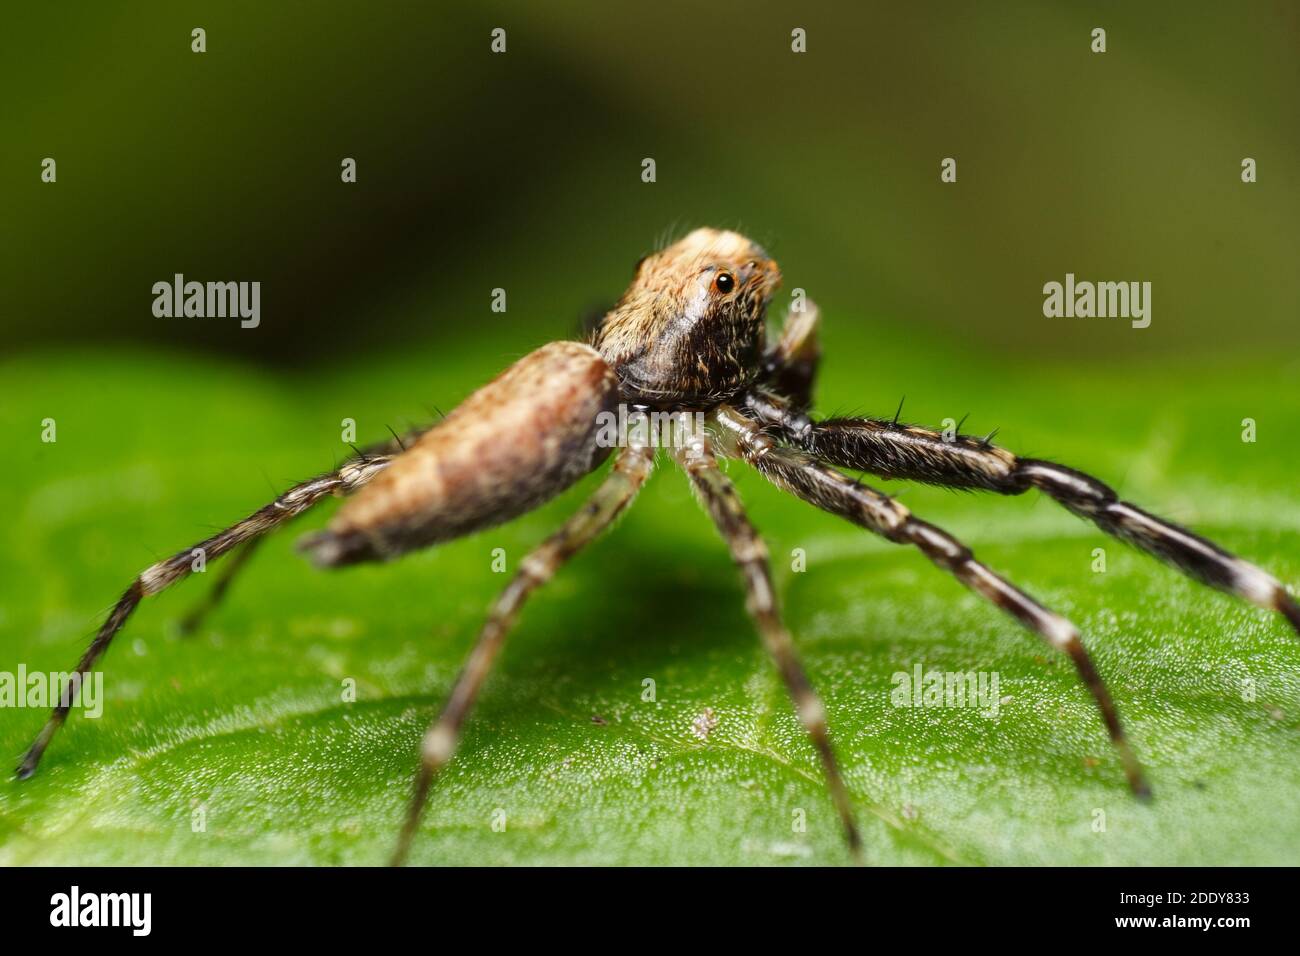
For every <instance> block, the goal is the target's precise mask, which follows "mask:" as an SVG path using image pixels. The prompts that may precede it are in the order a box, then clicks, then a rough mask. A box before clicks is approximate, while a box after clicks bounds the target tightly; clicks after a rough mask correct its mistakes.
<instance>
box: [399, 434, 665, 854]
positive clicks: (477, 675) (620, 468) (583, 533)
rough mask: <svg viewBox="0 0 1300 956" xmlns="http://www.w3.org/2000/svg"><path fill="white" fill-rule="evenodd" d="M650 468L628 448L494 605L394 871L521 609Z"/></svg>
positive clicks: (453, 698) (434, 736) (429, 750)
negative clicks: (583, 502) (436, 779)
mask: <svg viewBox="0 0 1300 956" xmlns="http://www.w3.org/2000/svg"><path fill="white" fill-rule="evenodd" d="M653 468H654V452H653V450H652V449H650V448H649V447H647V446H645V445H641V444H630V445H628V446H627V447H626V448H624V449H622V450H621V451H620V453H619V455H618V457H617V458H616V459H615V461H614V466H613V469H612V470H611V471H610V473H609V474H608V475H607V476H606V478H605V480H604V482H603V483H602V484H601V485H600V487H598V488H597V489H596V491H595V492H594V493H593V494H592V496H591V498H590V499H589V500H588V501H587V503H586V504H585V505H584V506H583V507H582V508H581V509H580V510H579V511H578V512H577V513H576V514H574V515H573V516H571V517H570V518H569V520H568V521H566V522H565V523H564V525H563V527H561V528H560V530H559V531H557V532H555V533H554V534H552V535H551V536H550V537H549V538H547V539H546V540H545V541H543V542H542V543H541V544H540V545H539V546H538V547H537V548H536V549H534V550H533V551H532V552H531V553H529V554H528V556H527V557H525V558H524V559H523V561H522V562H521V563H520V565H519V571H518V572H516V574H515V576H514V578H513V579H512V580H511V581H510V583H509V584H508V585H506V588H505V590H504V591H502V592H501V595H500V596H499V597H498V598H497V599H496V601H495V602H494V603H493V605H492V608H491V610H490V611H489V612H488V618H487V621H486V622H485V623H484V625H483V629H482V630H481V631H480V632H479V636H478V639H477V640H476V641H475V643H474V647H473V649H472V650H471V651H470V653H469V657H468V658H467V659H466V661H465V664H464V666H463V667H462V668H461V671H460V673H459V674H458V675H457V677H456V682H455V684H454V685H453V686H452V689H451V694H450V696H449V697H448V698H447V702H446V704H444V705H443V709H442V713H441V714H440V715H439V716H438V718H437V719H436V720H434V721H433V723H432V724H430V726H429V729H428V731H427V732H426V733H425V735H424V741H423V743H422V744H421V747H420V769H419V770H418V771H417V773H416V777H415V789H414V793H413V795H412V797H411V803H410V806H409V808H408V810H407V814H406V821H405V822H404V823H403V825H402V832H401V835H400V836H399V837H398V841H397V847H396V848H395V849H394V851H393V856H392V859H391V861H390V862H391V864H392V865H393V866H401V865H402V864H403V863H404V862H405V860H406V857H407V854H408V853H409V852H410V849H411V842H412V840H413V839H414V838H415V834H416V831H417V830H418V829H419V825H420V816H421V814H422V813H423V811H424V805H425V803H426V802H427V801H428V797H429V788H430V786H431V784H432V783H433V778H434V776H435V775H436V774H437V773H438V771H439V770H441V769H442V768H443V767H444V766H446V764H447V762H448V761H450V760H451V758H452V755H453V754H454V753H455V751H456V745H457V743H458V742H459V740H460V732H461V727H462V725H463V724H464V722H465V718H466V716H467V715H468V714H469V711H470V708H472V707H473V706H474V701H475V700H476V699H477V697H478V692H479V689H480V688H481V687H482V686H483V682H484V680H486V678H487V676H488V672H489V671H490V670H491V669H492V663H493V661H494V660H495V659H496V656H497V653H498V652H499V651H500V650H501V646H502V645H503V644H504V643H505V639H506V635H507V634H508V633H509V631H510V628H511V626H512V625H513V624H514V621H515V618H516V616H517V615H518V613H519V609H520V608H521V607H522V606H523V604H524V602H525V601H526V600H527V598H528V596H529V595H530V594H531V593H532V592H533V591H534V590H535V589H536V588H538V587H539V586H541V585H542V584H545V583H546V582H547V581H549V580H550V579H551V577H552V576H553V575H554V574H555V572H556V571H558V570H559V569H560V567H561V566H563V565H564V564H565V562H567V561H568V560H569V559H570V558H572V557H573V556H574V555H575V554H577V553H578V551H580V550H581V549H582V548H583V547H585V546H586V545H587V544H589V543H590V542H591V541H593V540H595V538H596V537H597V536H598V535H600V533H601V532H602V531H604V530H605V529H606V528H608V527H609V526H610V524H611V523H612V522H613V521H614V519H615V518H617V517H618V516H619V514H621V513H622V511H623V509H624V508H626V507H627V506H628V504H629V503H631V501H632V499H633V498H634V497H636V493H637V491H639V490H640V488H641V486H642V485H643V484H644V483H645V480H646V479H647V478H648V477H649V476H650V472H651V471H652V470H653Z"/></svg>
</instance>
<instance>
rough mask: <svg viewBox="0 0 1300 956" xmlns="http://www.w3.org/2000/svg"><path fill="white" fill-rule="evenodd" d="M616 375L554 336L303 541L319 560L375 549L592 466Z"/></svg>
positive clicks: (418, 537) (421, 543)
mask: <svg viewBox="0 0 1300 956" xmlns="http://www.w3.org/2000/svg"><path fill="white" fill-rule="evenodd" d="M616 394H617V380H616V378H615V376H614V373H613V372H612V371H611V369H610V368H609V366H608V365H607V364H606V363H605V361H604V360H603V359H602V358H601V357H600V355H599V354H598V353H597V352H596V351H595V350H594V349H592V348H591V347H589V346H586V345H582V344H580V343H577V342H552V343H550V344H549V345H545V346H543V347H541V348H539V349H537V350H536V351H534V352H531V353H529V354H528V355H526V356H524V357H523V358H522V359H520V360H519V361H518V362H516V363H515V364H514V365H512V366H510V367H509V368H508V369H506V370H505V371H504V372H502V373H501V374H500V375H499V376H497V377H496V378H495V379H493V380H492V381H491V382H489V383H488V384H486V385H484V386H483V387H482V388H480V389H479V390H478V391H476V392H474V393H473V394H472V395H470V396H469V397H468V398H467V399H465V401H464V402H462V403H461V404H460V405H459V406H457V407H456V408H455V409H454V410H453V411H452V412H451V414H449V415H448V416H447V417H446V418H445V419H443V420H442V421H441V422H440V423H439V424H438V425H436V426H435V427H434V428H432V429H430V430H429V431H427V432H426V433H424V434H423V435H421V436H420V438H419V440H418V441H416V442H415V443H414V444H413V445H411V447H410V448H408V449H406V450H405V451H404V452H403V453H402V454H400V455H398V457H397V458H396V459H395V460H394V461H393V463H392V464H391V465H389V466H388V468H386V469H385V470H384V471H383V472H382V473H380V474H379V475H378V476H377V477H376V478H375V479H374V480H373V481H372V482H371V483H370V484H368V485H367V486H366V487H364V488H363V489H362V490H361V491H360V492H358V494H357V495H356V496H355V497H354V498H351V499H349V500H348V502H347V503H346V504H345V505H344V506H343V507H342V508H341V509H340V510H339V513H338V514H337V515H336V516H335V517H334V519H333V520H332V521H331V522H330V524H329V526H328V527H327V528H326V530H325V531H324V532H321V533H320V534H317V535H312V536H311V537H309V538H307V539H305V540H304V542H303V550H304V551H306V552H308V553H309V554H310V555H311V557H312V560H313V561H314V562H315V563H316V564H318V565H322V566H326V567H334V566H338V565H343V564H354V563H357V562H360V561H374V560H385V559H388V558H394V557H397V556H398V555H400V554H403V553H405V552H407V551H411V550H413V549H415V548H421V547H425V546H427V545H430V544H435V543H437V542H439V541H447V540H450V539H452V538H456V537H460V536H461V535H465V534H469V533H471V532H474V531H478V530H480V529H482V528H486V527H490V526H492V525H495V524H501V523H503V522H506V521H509V520H510V519H512V518H515V517H518V516H519V515H521V514H523V513H524V512H526V511H531V510H532V509H533V508H536V507H537V506H538V505H540V504H541V503H542V502H544V501H546V500H548V499H550V498H552V497H554V496H555V495H557V494H559V493H560V492H561V491H563V490H564V489H566V488H568V487H569V486H570V485H571V484H573V483H574V482H575V481H577V480H578V479H579V478H581V477H582V476H583V475H585V474H587V473H588V472H590V471H591V470H592V469H593V468H594V467H596V465H598V464H599V463H600V462H601V461H602V460H603V459H604V458H605V456H606V455H607V454H608V452H609V449H608V448H603V447H600V446H599V445H598V444H597V441H596V431H597V430H596V421H597V416H598V415H599V413H600V412H602V411H607V410H611V409H612V408H613V406H614V402H615V397H616Z"/></svg>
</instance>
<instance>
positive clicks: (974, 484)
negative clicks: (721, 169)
mask: <svg viewBox="0 0 1300 956" xmlns="http://www.w3.org/2000/svg"><path fill="white" fill-rule="evenodd" d="M816 326H817V313H816V310H815V309H810V310H809V311H808V312H805V313H803V314H802V315H799V316H794V317H792V321H790V322H788V323H787V325H786V331H785V334H784V335H783V336H782V338H781V340H780V342H779V343H778V344H777V346H776V347H775V348H773V349H772V350H771V352H770V353H769V355H768V356H767V362H766V374H767V376H768V378H769V379H770V380H772V381H773V382H779V381H781V380H782V378H783V377H786V378H788V377H789V376H792V375H793V376H800V377H802V380H803V381H804V383H805V388H804V391H803V393H802V396H801V397H800V398H797V399H795V400H793V401H792V400H789V399H787V398H786V397H785V396H783V395H781V394H779V393H778V392H777V391H775V390H769V389H768V388H764V387H762V386H759V387H756V388H754V389H752V390H751V391H750V393H749V394H748V395H747V396H746V397H745V400H744V404H745V407H746V410H747V411H748V412H749V414H751V415H752V416H753V417H754V418H755V419H756V420H757V421H758V422H759V423H760V424H762V425H764V426H767V427H770V428H772V429H774V430H775V431H776V433H777V434H779V435H780V436H781V437H782V438H783V439H785V440H787V441H789V442H790V443H792V444H794V445H796V446H798V447H799V448H801V449H803V450H804V451H805V452H807V453H809V454H811V455H815V456H817V457H818V458H820V459H822V460H824V461H826V462H828V463H829V464H832V465H836V466H838V467H841V468H853V469H856V470H858V471H864V472H867V473H868V474H872V475H877V476H879V477H881V478H903V479H910V480H913V481H919V482H923V483H926V484H932V485H941V486H943V487H947V488H963V489H974V490H980V491H993V492H997V493H999V494H1003V495H1019V494H1023V493H1024V492H1026V491H1028V490H1029V489H1030V488H1037V489H1039V490H1040V491H1042V492H1044V493H1045V494H1046V495H1048V496H1049V497H1051V498H1052V499H1054V500H1055V501H1057V502H1058V503H1059V504H1061V505H1063V506H1064V507H1065V508H1067V509H1068V510H1069V511H1071V512H1073V513H1074V514H1076V515H1078V516H1079V517H1081V518H1085V519H1087V520H1089V521H1091V522H1093V524H1095V525H1096V526H1097V527H1098V528H1100V529H1101V530H1102V531H1103V532H1105V533H1106V534H1109V535H1112V536H1113V537H1116V538H1119V539H1120V540H1122V541H1127V542H1128V543H1129V544H1131V545H1134V546H1136V547H1137V548H1139V549H1140V550H1142V551H1145V552H1147V553H1148V554H1151V555H1154V556H1155V557H1157V558H1159V559H1160V560H1162V561H1164V562H1166V563H1167V564H1170V565H1172V566H1174V567H1176V568H1178V569H1179V570H1181V571H1182V572H1183V573H1184V574H1186V575H1188V576H1189V577H1191V578H1193V579H1195V580H1197V581H1200V582H1201V583H1202V584H1207V585H1209V586H1210V587H1213V588H1217V589H1218V590H1220V591H1225V592H1227V593H1228V594H1232V595H1235V596H1236V597H1239V598H1242V599H1243V600H1246V601H1249V602H1250V603H1252V604H1255V605H1258V606H1259V607H1262V608H1266V609H1268V610H1271V611H1277V612H1278V613H1280V614H1281V615H1282V616H1283V617H1285V618H1286V619H1287V621H1289V622H1290V624H1291V627H1292V628H1294V629H1295V631H1296V633H1297V634H1300V604H1297V602H1296V599H1295V598H1294V597H1292V596H1291V595H1290V594H1289V593H1288V592H1287V589H1286V588H1285V587H1284V586H1283V585H1282V584H1281V582H1279V581H1278V580H1277V579H1276V578H1274V577H1273V576H1272V575H1271V574H1268V573H1267V572H1266V571H1264V570H1262V569H1261V568H1258V567H1256V566H1255V565H1253V564H1251V563H1250V562H1248V561H1244V560H1242V559H1241V558H1239V557H1237V556H1236V555H1234V554H1230V553H1229V552H1228V551H1226V550H1224V549H1223V548H1221V547H1219V546H1218V545H1217V544H1215V543H1214V542H1212V541H1208V540H1206V539H1205V538H1203V537H1201V536H1200V535H1197V534H1195V533H1193V532H1191V531H1188V530H1187V529H1186V528H1182V527H1179V526H1178V525H1176V524H1174V523H1173V522H1171V521H1166V520H1164V519H1163V518H1158V517H1156V516H1155V515H1153V514H1150V513H1149V512H1147V511H1144V510H1142V509H1141V508H1139V507H1137V506H1136V505H1134V504H1130V503H1129V502H1127V501H1123V500H1121V499H1120V497H1119V495H1118V494H1116V492H1115V490H1114V489H1112V488H1111V487H1110V486H1108V485H1106V484H1104V483H1103V482H1101V481H1098V480H1097V479H1096V478H1093V477H1092V476H1090V475H1086V474H1084V473H1083V472H1081V471H1076V470H1074V469H1073V468H1067V467H1065V466H1064V465H1057V464H1054V463H1052V462H1048V461H1041V460H1038V459H1033V458H1020V457H1017V456H1016V455H1014V454H1012V453H1011V452H1009V451H1007V450H1006V449H1004V448H999V447H997V446H995V445H993V444H991V443H990V441H989V438H991V437H992V436H989V438H985V439H980V438H973V437H970V436H966V435H955V436H953V438H952V440H946V439H945V437H944V436H943V435H942V434H940V433H939V432H935V431H931V430H930V429H927V428H919V427H917V426H915V425H907V424H902V423H900V422H898V421H897V420H887V419H875V418H836V419H823V420H817V419H815V418H812V417H811V416H809V415H808V413H807V407H808V405H809V404H810V402H811V384H812V378H813V375H814V372H815V368H816V358H817V347H816Z"/></svg>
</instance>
